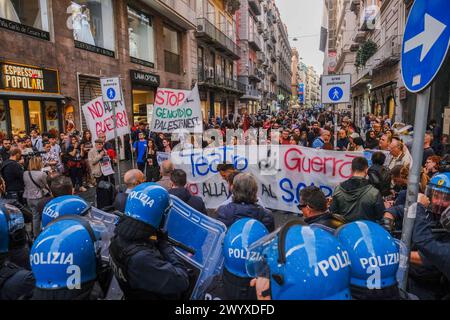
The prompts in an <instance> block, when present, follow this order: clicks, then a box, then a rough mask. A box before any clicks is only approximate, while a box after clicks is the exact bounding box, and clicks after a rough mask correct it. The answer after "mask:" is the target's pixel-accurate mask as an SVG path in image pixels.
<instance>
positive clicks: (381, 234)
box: [336, 221, 400, 289]
mask: <svg viewBox="0 0 450 320" xmlns="http://www.w3.org/2000/svg"><path fill="white" fill-rule="evenodd" d="M336 236H337V238H338V239H339V240H340V242H341V243H342V246H343V247H344V248H345V250H347V252H348V254H349V257H350V261H351V284H352V285H354V286H357V287H360V288H367V289H382V288H386V287H389V286H393V285H396V284H397V280H396V273H397V270H398V268H399V263H400V252H399V247H398V245H397V243H396V241H395V239H394V238H392V237H391V235H390V234H389V232H387V231H386V230H385V229H384V228H383V227H381V226H380V225H379V224H376V223H374V222H371V221H356V222H352V223H349V224H346V225H344V226H342V227H340V228H339V229H337V230H336Z"/></svg>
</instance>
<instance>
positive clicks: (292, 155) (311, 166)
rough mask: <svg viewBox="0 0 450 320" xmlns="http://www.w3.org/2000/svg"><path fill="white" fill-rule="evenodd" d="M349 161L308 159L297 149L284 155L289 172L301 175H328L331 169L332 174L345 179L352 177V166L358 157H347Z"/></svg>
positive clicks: (316, 157) (325, 158)
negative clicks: (328, 170)
mask: <svg viewBox="0 0 450 320" xmlns="http://www.w3.org/2000/svg"><path fill="white" fill-rule="evenodd" d="M345 157H346V158H348V160H347V159H346V160H342V159H336V158H334V157H323V158H322V157H319V156H315V157H313V158H309V157H306V156H305V155H304V154H303V152H302V151H301V150H299V149H297V148H291V149H288V150H287V151H286V153H285V155H284V165H285V166H286V168H287V169H288V170H291V171H297V172H299V173H301V172H303V173H311V172H314V173H320V174H323V175H327V174H328V172H327V168H328V167H331V169H332V172H330V174H331V175H332V176H333V177H335V176H338V177H340V178H343V179H348V178H350V177H351V164H352V160H353V159H354V158H355V157H356V156H352V155H347V154H346V155H345Z"/></svg>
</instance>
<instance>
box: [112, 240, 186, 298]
mask: <svg viewBox="0 0 450 320" xmlns="http://www.w3.org/2000/svg"><path fill="white" fill-rule="evenodd" d="M109 250H110V255H111V267H112V268H113V270H114V274H115V276H116V278H117V281H118V282H119V285H120V288H121V289H122V291H123V293H124V295H125V299H128V300H138V299H142V300H178V299H182V298H183V293H184V292H186V291H187V289H188V287H189V276H188V273H187V270H186V268H185V267H184V265H183V263H182V262H181V260H180V259H179V258H178V257H177V256H176V254H175V252H174V250H173V248H172V247H171V246H170V245H169V244H168V243H167V241H165V240H159V241H154V240H148V241H146V242H141V243H135V242H131V241H127V240H126V239H124V238H122V237H121V236H120V235H116V236H115V237H114V238H113V239H112V241H111V245H110V248H109Z"/></svg>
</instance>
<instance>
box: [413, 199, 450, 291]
mask: <svg viewBox="0 0 450 320" xmlns="http://www.w3.org/2000/svg"><path fill="white" fill-rule="evenodd" d="M437 228H438V225H437V224H436V223H435V222H434V221H432V219H431V217H430V216H427V214H426V211H425V208H424V207H423V206H422V205H420V204H419V205H418V206H417V215H416V221H415V225H414V232H413V238H412V242H413V246H414V248H415V249H416V250H418V252H419V255H420V257H421V258H422V264H421V265H414V264H411V267H410V271H409V276H410V281H409V286H410V288H409V289H410V291H411V292H412V293H414V294H416V295H418V296H419V297H420V298H422V299H441V298H442V297H444V296H446V295H447V294H449V293H450V284H449V279H450V233H433V229H437Z"/></svg>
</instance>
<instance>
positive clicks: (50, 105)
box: [44, 101, 59, 136]
mask: <svg viewBox="0 0 450 320" xmlns="http://www.w3.org/2000/svg"><path fill="white" fill-rule="evenodd" d="M44 105H45V121H46V126H47V131H48V132H49V133H51V134H53V135H55V136H59V118H58V105H57V104H56V102H53V101H46V102H44Z"/></svg>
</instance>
